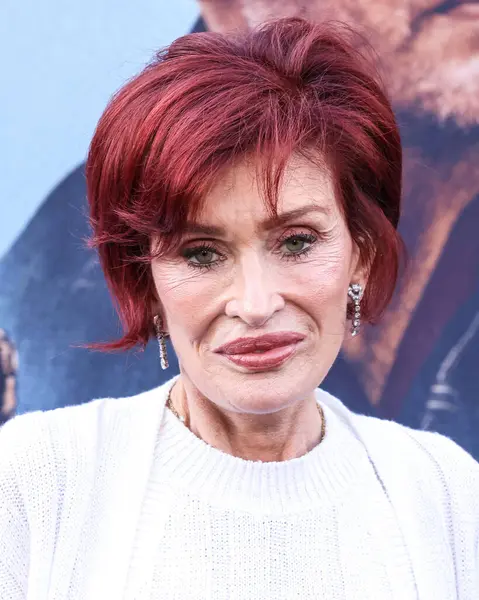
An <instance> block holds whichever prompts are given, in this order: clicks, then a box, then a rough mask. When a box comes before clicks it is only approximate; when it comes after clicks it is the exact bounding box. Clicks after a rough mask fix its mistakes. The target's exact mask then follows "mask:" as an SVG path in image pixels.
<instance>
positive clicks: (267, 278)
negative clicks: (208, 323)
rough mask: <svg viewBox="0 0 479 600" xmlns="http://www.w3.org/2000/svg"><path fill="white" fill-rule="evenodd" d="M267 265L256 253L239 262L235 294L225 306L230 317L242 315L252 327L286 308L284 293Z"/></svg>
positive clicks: (234, 286) (265, 321) (234, 285)
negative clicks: (279, 289)
mask: <svg viewBox="0 0 479 600" xmlns="http://www.w3.org/2000/svg"><path fill="white" fill-rule="evenodd" d="M266 267H267V265H264V264H263V263H262V260H261V257H260V256H258V255H257V254H256V253H255V252H251V254H249V255H248V256H246V257H244V258H243V259H242V260H241V261H240V263H239V268H238V274H237V275H236V277H235V282H234V284H233V293H232V297H231V299H230V300H229V301H228V302H227V304H226V308H225V312H226V315H227V316H228V317H237V318H240V319H242V320H243V321H244V322H245V323H246V324H247V325H249V326H250V327H255V328H257V327H261V326H262V325H264V324H265V323H267V322H268V321H269V319H271V317H272V316H273V315H274V314H275V313H276V312H278V311H280V310H282V309H283V308H284V299H283V296H282V295H281V294H280V292H279V291H278V289H277V288H278V286H277V285H276V284H275V282H274V277H273V276H272V273H271V271H270V270H269V271H270V272H269V273H268V272H267V271H268V269H267V268H266Z"/></svg>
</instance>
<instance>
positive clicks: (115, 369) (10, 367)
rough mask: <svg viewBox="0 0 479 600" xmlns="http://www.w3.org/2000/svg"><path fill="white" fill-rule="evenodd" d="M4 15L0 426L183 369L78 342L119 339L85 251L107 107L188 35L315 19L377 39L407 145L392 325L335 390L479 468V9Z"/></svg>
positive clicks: (284, 0)
mask: <svg viewBox="0 0 479 600" xmlns="http://www.w3.org/2000/svg"><path fill="white" fill-rule="evenodd" d="M0 11H1V12H2V13H4V14H3V15H2V16H1V18H0V22H1V23H2V36H1V39H2V42H1V43H2V44H3V45H4V47H3V56H4V57H6V56H8V57H9V58H8V60H6V61H4V62H5V72H4V75H3V81H2V84H3V85H2V90H3V94H2V95H1V96H0V114H1V115H2V116H1V120H2V127H1V130H2V139H3V143H2V145H1V147H0V154H1V157H0V165H1V167H0V168H1V169H2V177H1V186H2V188H1V195H0V330H3V332H2V336H0V356H1V357H2V361H0V365H1V369H0V371H1V374H0V398H1V404H0V406H1V409H0V422H1V419H6V418H8V417H9V416H10V415H11V414H13V412H14V411H15V409H16V411H17V412H19V413H22V412H26V411H31V410H37V409H42V410H43V409H50V408H54V407H59V406H65V405H69V404H77V403H82V402H86V401H88V400H90V399H92V398H95V397H99V396H125V395H129V394H132V393H136V392H138V391H141V390H143V389H147V388H149V387H152V386H155V385H158V384H159V383H161V382H162V381H163V380H164V379H165V378H166V377H170V376H171V375H172V374H173V373H174V372H175V371H176V369H177V365H175V364H174V362H173V361H171V362H173V364H172V366H171V367H170V370H169V371H168V372H166V373H163V372H161V369H160V366H159V361H158V359H157V349H156V347H155V345H154V344H151V345H150V346H149V347H148V348H147V349H146V351H145V352H130V353H126V354H121V355H103V354H99V353H93V352H89V351H87V350H84V349H81V348H79V347H78V345H80V344H82V343H84V342H87V341H98V340H105V339H111V338H112V337H113V336H115V335H117V333H118V331H119V329H118V322H117V319H116V317H115V315H114V312H113V309H112V306H111V303H110V300H109V298H108V294H107V291H106V287H105V284H104V283H103V280H102V276H101V273H100V270H99V266H98V263H97V260H96V257H95V256H94V254H92V253H91V252H89V251H87V250H85V248H84V239H85V237H86V236H87V235H88V228H87V222H86V200H85V182H84V175H83V160H84V157H85V154H86V150H87V147H88V143H89V140H90V138H91V135H92V133H93V129H94V126H95V123H96V121H97V120H98V118H99V116H100V114H101V112H102V110H103V108H104V106H105V104H106V102H107V100H108V98H109V96H110V95H111V94H112V93H113V92H114V91H115V90H116V89H117V88H118V87H119V86H120V85H121V84H122V83H123V82H124V81H125V80H126V79H127V78H129V77H130V76H132V75H133V74H134V73H136V72H137V71H138V70H139V69H140V68H141V67H142V66H143V64H145V63H146V62H147V61H148V59H149V58H150V57H151V56H152V55H153V53H154V51H155V50H156V49H157V48H159V47H161V46H164V45H166V44H168V43H169V42H171V41H172V40H173V39H174V38H175V37H178V36H179V35H182V34H184V33H187V32H189V31H192V30H197V31H200V30H203V29H209V30H215V31H228V30H230V29H236V28H248V27H251V26H254V25H255V24H257V23H259V22H261V21H263V20H266V19H268V18H270V17H279V16H286V15H300V16H306V17H309V18H312V19H315V20H330V19H334V20H343V21H347V22H349V23H351V24H352V25H353V26H354V27H356V28H359V29H361V30H363V31H364V33H365V34H366V35H367V37H368V38H369V39H370V41H371V42H372V44H373V46H374V47H375V48H376V50H377V52H378V54H379V56H380V58H381V61H382V64H383V69H384V73H385V79H386V83H387V86H388V88H389V90H390V93H391V95H392V98H393V102H394V105H395V110H396V114H397V117H398V120H399V123H400V126H401V132H402V137H403V142H404V146H405V169H404V192H405V193H404V205H403V218H402V221H401V232H402V234H403V236H404V238H405V240H406V243H407V247H408V251H409V257H410V265H409V269H408V271H407V273H406V275H405V276H404V278H403V280H402V283H401V285H400V286H399V288H398V291H397V294H396V296H395V299H394V301H393V303H392V305H391V307H390V309H389V310H388V312H387V313H386V314H385V316H384V319H383V321H382V323H381V324H380V325H378V326H375V327H367V328H364V329H363V333H362V335H361V336H359V338H357V339H356V340H354V342H352V341H351V342H348V344H347V345H346V346H345V348H344V351H343V353H342V355H341V358H340V360H339V361H338V362H337V363H336V364H335V366H334V367H333V369H332V371H331V373H330V375H329V376H328V379H327V381H326V382H325V384H324V387H325V388H326V389H328V390H329V391H331V392H333V393H334V394H336V395H338V396H339V397H340V398H341V399H342V400H343V401H344V402H345V403H346V404H348V406H350V407H351V408H352V409H353V410H357V411H359V412H363V413H367V414H372V415H376V416H379V417H382V418H389V419H395V420H397V421H399V422H402V423H404V424H407V425H410V426H413V427H417V428H424V429H430V430H435V431H440V432H441V433H444V434H446V435H449V436H450V437H452V438H453V439H455V440H456V441H457V442H458V443H460V444H461V445H462V446H463V447H464V448H466V449H467V450H468V451H470V452H472V453H473V454H474V455H475V456H476V458H478V459H479V434H477V431H478V429H479V3H478V2H469V3H466V2H460V1H459V0H443V1H442V2H441V1H434V0H302V1H295V0H270V1H268V0H203V1H202V2H194V1H193V0H176V2H175V3H167V2H166V1H165V0H160V1H158V2H157V3H152V2H146V1H144V0H141V1H138V2H136V3H125V2H116V3H113V2H112V1H111V0H103V1H102V2H97V3H94V2H93V1H92V0H85V1H84V2H82V3H81V5H80V4H78V5H77V6H75V5H66V4H65V3H60V2H58V0H57V1H55V0H46V1H45V2H43V3H41V5H38V6H36V5H33V4H31V5H27V4H25V3H22V2H19V3H16V4H14V3H13V2H8V1H7V3H6V4H3V5H2V8H1V9H0ZM171 354H172V352H171V351H170V355H171ZM17 362H18V365H17Z"/></svg>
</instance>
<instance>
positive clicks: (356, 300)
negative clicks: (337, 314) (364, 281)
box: [348, 283, 363, 337]
mask: <svg viewBox="0 0 479 600" xmlns="http://www.w3.org/2000/svg"><path fill="white" fill-rule="evenodd" d="M348 296H349V297H350V298H351V300H352V301H353V304H354V307H353V326H352V328H351V335H352V337H356V336H357V335H358V333H359V329H360V327H361V298H362V297H363V288H362V286H361V285H360V284H359V283H352V284H351V285H350V286H349V288H348Z"/></svg>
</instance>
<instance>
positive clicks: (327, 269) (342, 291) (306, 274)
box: [288, 240, 352, 306]
mask: <svg viewBox="0 0 479 600" xmlns="http://www.w3.org/2000/svg"><path fill="white" fill-rule="evenodd" d="M351 251H352V244H351V243H350V242H348V241H346V242H344V241H343V240H337V241H335V242H332V243H329V244H327V245H324V246H322V247H320V248H319V249H318V251H317V252H314V255H313V256H312V257H311V258H309V259H307V260H305V261H304V262H303V263H301V265H294V267H293V268H292V269H291V272H290V273H288V278H291V280H292V281H293V282H294V287H295V288H296V289H297V290H298V292H300V293H301V295H302V296H303V297H304V299H305V300H310V301H315V302H317V303H319V304H321V305H324V304H328V303H332V305H333V306H334V305H337V303H338V300H339V301H340V305H342V300H343V299H344V298H346V294H347V288H348V285H349V283H350V271H351V260H352V256H351Z"/></svg>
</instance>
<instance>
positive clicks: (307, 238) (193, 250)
mask: <svg viewBox="0 0 479 600" xmlns="http://www.w3.org/2000/svg"><path fill="white" fill-rule="evenodd" d="M291 240H299V241H302V242H307V243H308V244H309V246H307V247H306V248H304V250H300V251H299V252H294V253H291V254H287V253H285V252H281V251H280V250H275V253H277V254H280V255H281V258H282V259H284V260H294V261H297V260H301V259H302V258H304V257H305V256H306V255H307V254H309V252H311V250H313V248H314V246H315V244H316V242H317V241H318V236H317V235H313V234H312V233H295V234H292V235H286V236H284V237H282V238H281V239H280V241H279V247H281V246H282V245H283V244H285V243H286V242H288V241H291ZM200 252H213V253H214V254H217V255H218V256H219V258H218V259H217V260H215V261H214V262H212V263H206V264H200V263H194V262H191V260H190V259H191V258H192V257H193V256H196V255H197V254H198V253H200ZM182 255H183V256H184V258H186V259H187V265H188V266H189V267H191V268H192V269H214V268H215V267H217V266H218V265H219V264H220V263H221V262H223V261H224V260H226V257H225V256H223V255H222V254H220V253H219V252H218V249H217V248H215V247H214V246H213V245H210V244H207V243H206V242H203V243H201V244H199V245H197V246H192V247H190V248H186V249H185V250H183V252H182Z"/></svg>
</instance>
